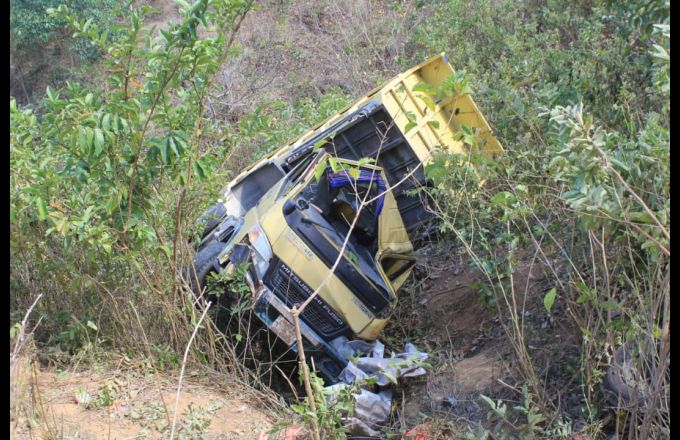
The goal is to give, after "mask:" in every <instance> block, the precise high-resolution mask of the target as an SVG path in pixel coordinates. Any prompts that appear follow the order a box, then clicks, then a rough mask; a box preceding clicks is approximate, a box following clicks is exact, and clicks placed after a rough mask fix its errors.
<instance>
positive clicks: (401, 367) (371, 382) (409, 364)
mask: <svg viewBox="0 0 680 440" xmlns="http://www.w3.org/2000/svg"><path fill="white" fill-rule="evenodd" d="M343 345H344V346H342V347H337V348H338V349H339V350H347V348H348V347H350V348H359V347H361V348H362V349H363V350H361V352H363V353H364V354H366V356H362V357H358V358H354V357H350V362H349V363H348V364H347V367H345V369H344V370H342V372H341V373H340V375H339V378H340V380H341V381H342V382H341V383H338V384H335V385H332V386H329V387H326V389H327V390H329V391H330V393H329V394H330V396H331V400H332V399H333V396H336V395H337V393H338V392H339V391H340V390H342V389H344V388H346V387H348V386H353V385H358V386H360V387H361V388H360V391H359V392H358V393H357V394H355V395H354V397H355V407H354V414H353V416H352V417H349V418H347V420H346V421H345V427H346V428H347V429H348V430H349V432H350V433H351V434H353V435H357V436H370V437H377V436H379V435H380V431H379V429H380V427H381V426H384V425H385V424H386V423H387V421H388V419H389V415H390V410H391V407H392V390H391V389H390V385H393V384H396V383H397V381H398V379H399V378H402V377H416V376H422V375H424V374H425V373H426V371H425V369H424V368H423V365H424V362H425V361H426V360H427V357H428V355H427V353H424V352H421V351H418V349H417V348H416V347H415V346H414V345H413V344H411V343H407V344H405V345H404V351H403V352H402V353H397V354H393V355H392V356H390V357H387V358H386V357H384V354H385V346H384V345H383V344H382V343H381V342H380V341H377V340H376V341H375V342H373V343H370V344H369V343H366V342H363V341H348V342H346V343H345V344H343Z"/></svg>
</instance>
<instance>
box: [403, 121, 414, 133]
mask: <svg viewBox="0 0 680 440" xmlns="http://www.w3.org/2000/svg"><path fill="white" fill-rule="evenodd" d="M416 125H417V124H416V123H415V122H413V121H411V122H409V123H408V124H406V127H404V133H408V132H409V131H411V130H412V129H413V128H414V127H415V126H416Z"/></svg>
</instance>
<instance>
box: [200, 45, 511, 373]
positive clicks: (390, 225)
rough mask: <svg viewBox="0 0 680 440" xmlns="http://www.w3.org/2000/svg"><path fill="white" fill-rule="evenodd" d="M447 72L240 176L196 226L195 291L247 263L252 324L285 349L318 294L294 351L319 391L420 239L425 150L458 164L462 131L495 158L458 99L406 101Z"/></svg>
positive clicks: (334, 122)
mask: <svg viewBox="0 0 680 440" xmlns="http://www.w3.org/2000/svg"><path fill="white" fill-rule="evenodd" d="M453 74H454V70H453V68H452V67H451V66H450V64H449V63H448V57H447V56H446V55H445V54H440V55H438V56H436V57H434V58H432V59H430V60H428V61H426V62H424V63H422V64H420V65H418V66H416V67H413V68H411V69H409V70H408V71H406V72H404V73H402V74H400V75H398V76H396V77H395V78H393V79H391V80H389V81H387V82H386V83H384V84H383V85H381V86H379V87H377V88H375V89H374V90H373V91H371V92H370V93H368V94H367V95H365V96H363V97H362V98H360V99H359V100H357V101H356V102H354V103H353V104H352V105H350V106H348V107H347V108H345V109H344V110H342V111H340V112H339V113H337V114H336V115H335V116H333V117H331V118H330V119H328V120H326V121H324V122H323V123H321V124H319V125H317V126H316V127H314V128H312V129H311V130H309V131H308V132H307V133H305V134H304V135H302V136H301V137H299V138H298V139H296V140H295V141H293V142H290V143H289V144H287V145H284V146H282V147H280V148H278V149H276V150H275V151H273V152H271V153H270V154H269V155H267V156H266V157H264V158H263V159H261V160H260V161H258V162H257V163H255V164H253V165H251V166H249V167H248V168H246V169H245V170H243V172H241V173H240V174H239V175H238V176H237V177H236V178H235V179H233V181H232V182H230V183H229V184H228V185H227V187H226V188H225V190H224V191H223V194H222V195H221V199H220V200H219V201H218V203H217V204H215V205H214V206H212V207H210V208H209V209H208V210H207V211H206V212H205V213H204V214H203V215H202V216H201V218H200V219H199V221H200V222H201V224H202V225H203V226H204V228H203V234H202V239H201V240H200V243H199V244H198V248H197V249H198V251H197V254H196V256H195V258H194V267H193V270H192V272H193V274H194V275H193V277H192V281H193V285H194V291H195V293H196V294H198V295H201V294H202V292H204V291H205V290H204V288H203V287H204V286H205V284H206V282H207V279H208V276H209V274H210V273H211V272H214V273H217V272H221V271H224V270H233V269H234V267H236V266H238V265H243V264H246V263H247V264H246V265H245V266H242V267H245V268H247V269H246V270H245V272H244V274H245V275H244V276H245V281H246V283H247V285H248V286H249V288H250V290H251V293H252V303H253V311H254V314H255V315H256V316H257V317H258V318H259V319H260V320H261V321H262V323H264V325H265V326H266V327H267V328H268V329H269V330H271V332H273V333H274V334H275V335H276V336H277V337H278V338H280V339H281V340H282V341H283V342H284V343H285V344H287V345H288V346H289V347H291V348H292V349H293V350H294V351H297V344H296V337H295V332H294V324H293V319H292V317H291V314H290V308H291V307H293V306H294V305H296V304H301V303H303V302H305V300H306V299H308V298H309V297H310V296H311V295H312V294H313V293H314V292H315V291H317V290H318V295H316V296H315V297H314V299H313V300H312V301H311V302H310V303H309V304H308V305H307V307H306V308H305V309H304V311H303V312H302V313H301V315H300V330H301V333H302V337H303V341H304V350H305V353H306V355H307V356H308V357H311V358H312V359H313V362H314V365H315V368H316V370H317V371H318V372H319V373H320V374H321V376H322V377H323V378H324V379H325V381H326V383H327V384H334V383H336V382H338V381H339V374H340V373H341V372H342V371H343V369H344V368H345V367H346V366H347V364H348V360H349V358H350V356H352V355H354V354H355V352H354V351H355V350H354V349H355V348H356V347H359V346H361V343H362V342H369V343H370V342H371V341H375V340H376V338H378V336H379V335H380V332H381V331H382V330H383V328H384V327H385V325H386V324H387V322H388V320H389V319H390V315H391V314H392V312H393V310H394V309H395V306H396V303H397V291H398V290H399V288H400V287H401V286H402V285H403V284H404V282H405V281H406V280H407V278H408V277H409V275H410V274H411V272H412V270H413V267H414V264H415V261H416V259H415V257H414V243H419V242H422V239H423V238H424V237H426V236H427V235H428V234H430V233H431V231H430V229H431V228H432V218H431V217H432V215H431V213H430V211H428V209H427V200H426V199H425V198H424V197H423V196H422V195H419V194H418V191H417V189H418V188H420V187H423V186H428V185H431V183H430V182H428V180H427V179H426V176H425V173H424V169H423V168H424V165H425V164H427V162H428V161H430V160H431V158H432V155H433V153H434V151H435V150H436V149H442V150H448V151H451V152H459V153H465V154H468V150H466V148H465V145H464V144H463V143H462V142H461V141H459V140H457V136H456V134H457V133H458V132H459V131H460V130H461V128H462V127H463V126H464V125H465V126H467V127H469V128H471V129H473V130H475V132H476V136H477V139H479V140H480V145H481V149H480V151H481V154H482V155H485V156H488V157H494V156H495V155H497V154H498V153H499V152H501V151H502V147H501V145H500V144H499V142H498V141H497V139H496V138H495V137H494V135H493V133H492V131H491V129H490V127H489V124H488V123H487V121H486V120H485V119H484V116H483V115H482V114H481V113H480V112H479V110H478V108H477V106H476V105H475V103H474V101H473V100H472V98H471V97H470V96H469V95H467V94H461V95H457V96H443V97H438V98H437V99H434V100H430V101H427V100H426V99H424V98H423V97H422V96H421V95H422V94H421V93H418V92H414V87H415V88H416V90H421V89H422V88H418V87H416V85H418V84H425V85H427V86H430V87H431V89H437V88H439V87H440V86H441V85H442V84H443V83H444V82H445V81H447V79H449V78H451V77H452V75H453ZM351 226H353V227H351ZM348 235H349V236H348ZM341 251H342V255H341V256H340V252H341ZM336 263H337V264H336ZM334 266H337V267H336V268H335V270H334V271H333V273H332V274H331V275H330V278H329V279H328V280H326V278H328V276H329V273H330V271H331V269H332V268H333V267H334ZM357 344H358V345H357Z"/></svg>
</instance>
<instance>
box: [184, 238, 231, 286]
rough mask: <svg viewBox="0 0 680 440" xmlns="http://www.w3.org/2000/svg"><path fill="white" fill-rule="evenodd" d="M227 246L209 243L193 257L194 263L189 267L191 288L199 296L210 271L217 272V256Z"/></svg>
mask: <svg viewBox="0 0 680 440" xmlns="http://www.w3.org/2000/svg"><path fill="white" fill-rule="evenodd" d="M226 247H227V245H226V243H219V242H218V243H210V244H208V245H206V246H205V247H204V248H203V249H201V250H200V251H199V252H198V253H197V254H196V256H195V257H194V264H193V265H192V266H191V267H189V280H191V290H192V292H193V293H194V296H195V297H196V298H199V297H200V296H201V294H202V292H203V289H204V288H205V285H206V280H207V278H208V275H209V274H210V273H217V269H216V266H217V256H218V255H219V254H220V253H221V252H222V251H223V250H224V249H225V248H226Z"/></svg>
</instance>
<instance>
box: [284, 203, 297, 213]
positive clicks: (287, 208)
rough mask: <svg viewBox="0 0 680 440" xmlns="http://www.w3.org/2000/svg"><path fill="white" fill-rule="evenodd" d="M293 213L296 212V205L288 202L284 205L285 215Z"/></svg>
mask: <svg viewBox="0 0 680 440" xmlns="http://www.w3.org/2000/svg"><path fill="white" fill-rule="evenodd" d="M293 211H295V203H293V202H291V201H290V200H286V203H284V204H283V214H284V215H290V214H291V213H292V212H293Z"/></svg>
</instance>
